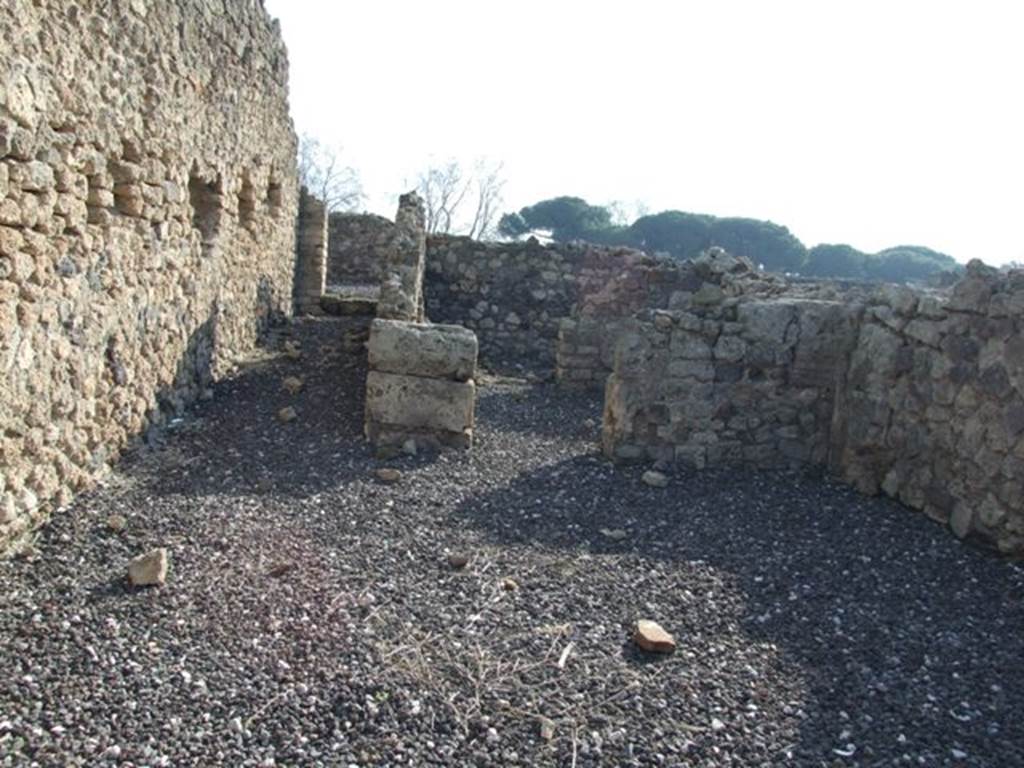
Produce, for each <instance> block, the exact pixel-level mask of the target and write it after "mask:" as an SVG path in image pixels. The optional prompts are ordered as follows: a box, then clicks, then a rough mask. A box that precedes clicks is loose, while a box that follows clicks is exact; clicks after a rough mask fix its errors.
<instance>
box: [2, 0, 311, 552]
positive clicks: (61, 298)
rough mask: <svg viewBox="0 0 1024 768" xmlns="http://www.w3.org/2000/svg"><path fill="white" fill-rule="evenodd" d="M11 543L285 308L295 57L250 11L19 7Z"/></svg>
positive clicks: (9, 156)
mask: <svg viewBox="0 0 1024 768" xmlns="http://www.w3.org/2000/svg"><path fill="white" fill-rule="evenodd" d="M0 50H2V51H3V56H2V57H0V58H2V65H0V367H2V369H3V370H2V375H0V470H2V471H0V542H8V541H10V540H12V538H13V537H15V536H16V535H17V534H19V533H21V532H23V531H25V530H27V529H29V528H31V527H32V526H33V525H35V524H36V523H37V522H39V521H40V520H41V519H43V518H44V517H45V515H46V514H47V512H48V511H49V510H50V509H51V508H52V507H53V506H58V505H63V504H66V503H67V502H68V501H69V500H70V498H71V496H72V493H73V492H74V491H76V490H78V489H81V488H83V487H85V486H87V485H89V484H90V482H92V481H93V480H94V479H95V478H96V477H97V476H98V475H100V474H102V473H103V472H104V470H105V468H106V466H107V465H108V464H109V463H110V462H111V461H112V460H114V459H115V458H116V457H117V456H118V453H119V451H121V450H122V449H123V447H124V446H125V445H126V443H127V442H128V441H129V439H130V438H132V437H133V436H135V435H138V434H139V433H141V432H142V431H143V430H145V429H146V428H147V427H148V426H149V425H152V424H154V423H158V422H160V421H161V419H162V418H163V417H164V416H163V414H164V413H166V412H168V411H174V410H179V409H181V408H182V407H184V406H185V405H186V404H187V403H188V402H189V401H191V400H192V399H193V398H195V397H196V396H197V395H198V394H199V393H201V392H202V391H203V390H204V389H205V388H206V387H207V385H208V383H209V382H210V380H211V379H212V378H214V377H216V376H217V374H218V372H219V371H221V370H222V369H223V368H224V367H225V366H226V365H227V364H228V363H229V362H230V361H231V359H232V358H233V357H234V356H236V355H238V354H240V353H243V352H245V351H246V350H248V349H249V348H250V347H252V345H253V344H254V343H255V341H256V339H257V335H258V334H259V333H260V331H261V329H262V328H263V327H264V326H265V325H266V324H267V323H268V322H269V321H270V320H271V319H272V318H273V317H274V316H275V315H280V314H283V313H288V312H289V311H290V307H291V299H292V268H293V261H294V251H295V239H294V238H295V236H294V225H295V216H296V199H297V192H296V181H295V178H296V173H295V160H294V157H295V144H296V140H295V135H294V131H293V128H292V123H291V120H290V118H289V116H288V105H287V72H288V66H287V58H286V54H285V49H284V46H283V44H282V41H281V39H280V35H279V32H278V29H277V26H276V24H274V23H272V22H271V20H270V19H269V17H268V16H267V13H266V12H265V11H264V9H263V7H262V4H261V3H255V2H251V1H250V0H220V1H219V2H216V3H211V2H208V1H207V0H175V1H173V2H171V1H166V2H165V1H164V0H161V1H160V2H157V1H156V0H111V1H110V2H103V3H100V2H92V1H90V0H86V1H85V2H77V3H69V2H65V0H0Z"/></svg>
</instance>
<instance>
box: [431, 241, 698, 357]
mask: <svg viewBox="0 0 1024 768" xmlns="http://www.w3.org/2000/svg"><path fill="white" fill-rule="evenodd" d="M677 279H678V272H677V270H676V268H675V267H674V266H673V265H670V264H669V262H667V261H663V260H660V259H656V258H654V257H650V256H647V255H646V254H644V253H641V252H639V251H634V250H630V249H625V248H609V247H604V246H595V245H589V244H583V243H580V244H564V243H559V244H553V245H541V244H540V243H538V242H537V241H535V240H533V241H527V242H515V243H485V242H478V241H475V240H471V239H469V238H466V237H450V236H434V237H431V238H429V239H428V243H427V284H426V295H427V314H428V315H429V316H430V318H431V320H434V321H438V322H445V323H457V324H459V325H464V326H466V327H467V328H471V329H473V330H474V331H475V332H476V333H477V336H478V337H479V340H480V353H481V357H482V359H483V360H484V361H485V362H487V363H488V364H497V365H508V364H519V365H526V366H531V367H543V368H548V369H551V368H554V367H555V362H556V356H557V353H556V348H557V342H558V337H559V329H560V324H561V321H562V319H563V318H567V317H570V316H575V315H578V314H579V313H581V312H582V313H584V314H588V315H591V316H594V317H597V316H612V317H615V318H617V319H620V320H621V319H622V318H624V317H627V316H628V315H629V314H630V313H631V312H633V311H635V310H637V309H640V308H641V307H643V306H647V305H649V304H651V303H652V302H655V303H656V302H658V301H660V300H667V294H668V293H669V292H670V291H671V289H672V287H673V281H674V280H677ZM610 285H615V286H617V290H615V291H612V292H609V291H608V287H609V286H610ZM655 294H657V295H658V296H661V295H662V294H664V297H662V298H661V299H659V298H655ZM581 375H582V374H581Z"/></svg>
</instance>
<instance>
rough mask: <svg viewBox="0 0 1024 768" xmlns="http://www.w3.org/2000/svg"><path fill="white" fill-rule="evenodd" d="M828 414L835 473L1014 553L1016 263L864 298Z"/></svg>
mask: <svg viewBox="0 0 1024 768" xmlns="http://www.w3.org/2000/svg"><path fill="white" fill-rule="evenodd" d="M835 420H836V423H835V426H834V430H833V443H834V445H833V452H832V463H833V468H834V470H835V472H836V473H838V474H839V475H840V476H841V477H843V478H844V479H846V480H847V481H849V482H851V483H853V484H854V485H855V486H856V487H857V488H859V489H861V490H862V491H864V492H866V493H877V492H879V491H881V492H883V493H885V494H887V495H889V496H893V497H895V498H898V499H899V500H900V501H902V502H903V503H905V504H907V505H908V506H910V507H913V508H915V509H921V510H923V511H924V512H925V513H927V514H928V515H929V516H930V517H932V518H934V519H935V520H938V521H940V522H942V523H948V524H949V525H950V527H951V528H952V529H953V531H954V532H955V533H956V534H957V535H958V536H961V537H965V536H978V537H980V538H982V539H984V540H986V541H990V542H994V543H995V544H996V545H998V546H999V548H1000V549H1002V550H1003V551H1005V552H1012V553H1017V554H1024V272H1022V271H1017V272H1015V273H1011V274H1009V275H1007V274H1002V275H1001V274H999V273H998V272H996V271H995V270H992V269H988V268H985V267H983V266H982V265H981V264H980V263H979V262H973V263H972V264H970V265H968V273H967V277H966V278H965V279H964V280H962V281H961V282H959V283H958V284H957V285H955V286H954V288H953V290H952V292H951V293H950V294H949V295H948V296H929V295H924V296H922V295H917V294H914V293H912V292H911V291H908V290H906V289H899V288H895V287H891V288H888V289H886V290H884V291H881V292H880V293H878V294H877V295H876V296H874V297H872V300H871V303H870V306H868V307H867V309H866V311H865V313H864V318H863V323H862V324H861V326H860V329H859V338H858V342H857V346H856V349H855V350H854V352H853V355H852V357H851V359H850V363H849V370H848V373H847V374H846V381H845V384H844V386H843V388H842V390H841V391H840V397H839V399H838V400H837V402H836V408H835Z"/></svg>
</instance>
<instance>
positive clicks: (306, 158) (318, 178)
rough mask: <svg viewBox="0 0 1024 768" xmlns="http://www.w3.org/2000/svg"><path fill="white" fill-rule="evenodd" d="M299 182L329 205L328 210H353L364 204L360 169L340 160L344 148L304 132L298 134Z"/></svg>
mask: <svg viewBox="0 0 1024 768" xmlns="http://www.w3.org/2000/svg"><path fill="white" fill-rule="evenodd" d="M299 182H300V183H301V184H302V185H303V186H304V187H306V189H308V190H309V191H310V192H311V193H312V194H313V195H315V196H316V197H318V198H320V199H321V200H323V201H324V203H325V204H326V205H327V210H328V212H333V211H352V210H356V209H357V208H359V206H360V205H361V204H362V202H363V199H364V195H363V185H362V182H360V180H359V172H358V171H357V170H356V169H355V168H353V167H351V166H348V165H344V164H343V163H342V161H341V148H340V147H335V146H331V145H329V144H324V143H323V142H322V141H320V140H319V139H317V138H314V137H313V136H310V135H309V134H307V133H304V134H303V135H302V136H301V137H300V138H299Z"/></svg>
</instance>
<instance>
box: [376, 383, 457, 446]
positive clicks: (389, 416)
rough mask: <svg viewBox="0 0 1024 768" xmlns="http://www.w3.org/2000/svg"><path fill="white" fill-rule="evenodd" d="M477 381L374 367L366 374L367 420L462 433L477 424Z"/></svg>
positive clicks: (412, 427)
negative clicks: (438, 377) (455, 379)
mask: <svg viewBox="0 0 1024 768" xmlns="http://www.w3.org/2000/svg"><path fill="white" fill-rule="evenodd" d="M475 404H476V385H475V384H474V383H473V382H472V381H446V380H442V379H426V378H423V377H420V376H403V375H400V374H395V373H382V372H380V371H370V373H369V374H368V375H367V377H366V421H367V424H368V425H369V424H371V423H374V424H386V425H394V426H401V427H407V428H409V429H412V430H427V431H431V430H440V431H444V432H456V433H461V432H464V431H465V430H470V429H472V428H473V418H474V408H475Z"/></svg>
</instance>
